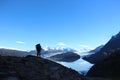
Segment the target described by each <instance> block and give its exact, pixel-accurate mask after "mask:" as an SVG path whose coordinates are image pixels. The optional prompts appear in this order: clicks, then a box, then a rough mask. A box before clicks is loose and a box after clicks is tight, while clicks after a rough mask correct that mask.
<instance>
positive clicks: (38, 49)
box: [36, 44, 42, 57]
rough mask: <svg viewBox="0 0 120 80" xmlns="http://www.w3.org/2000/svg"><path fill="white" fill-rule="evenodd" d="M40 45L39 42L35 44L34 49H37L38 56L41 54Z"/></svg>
mask: <svg viewBox="0 0 120 80" xmlns="http://www.w3.org/2000/svg"><path fill="white" fill-rule="evenodd" d="M41 49H42V48H41V45H40V44H37V45H36V51H37V56H38V57H40V56H41Z"/></svg>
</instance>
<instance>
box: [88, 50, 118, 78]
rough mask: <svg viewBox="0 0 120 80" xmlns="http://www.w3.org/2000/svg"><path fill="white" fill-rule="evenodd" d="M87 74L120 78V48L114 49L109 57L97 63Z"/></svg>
mask: <svg viewBox="0 0 120 80" xmlns="http://www.w3.org/2000/svg"><path fill="white" fill-rule="evenodd" d="M87 76H90V77H104V78H112V80H120V49H117V50H114V51H113V52H112V53H111V55H110V56H109V57H108V58H107V59H105V60H104V61H102V62H100V63H97V64H95V65H94V66H93V67H92V68H91V69H90V70H89V71H88V73H87Z"/></svg>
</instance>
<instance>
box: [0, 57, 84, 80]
mask: <svg viewBox="0 0 120 80" xmlns="http://www.w3.org/2000/svg"><path fill="white" fill-rule="evenodd" d="M0 80H85V78H84V77H83V76H81V75H80V74H79V73H78V72H76V71H74V70H72V69H69V68H66V67H64V66H62V65H60V64H57V63H55V62H52V61H49V60H46V59H43V58H40V57H35V56H27V57H12V56H0Z"/></svg>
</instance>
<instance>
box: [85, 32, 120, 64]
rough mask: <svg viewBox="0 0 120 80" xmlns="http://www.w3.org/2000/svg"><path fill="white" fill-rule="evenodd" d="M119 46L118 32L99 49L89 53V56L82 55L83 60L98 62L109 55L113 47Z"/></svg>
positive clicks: (119, 36) (119, 34)
mask: <svg viewBox="0 0 120 80" xmlns="http://www.w3.org/2000/svg"><path fill="white" fill-rule="evenodd" d="M117 48H120V32H119V33H118V34H117V35H115V36H112V38H111V39H110V40H109V41H108V42H107V43H106V44H105V46H104V47H103V48H101V50H100V51H98V52H96V53H95V54H91V55H90V56H87V57H86V56H85V57H83V59H84V60H86V61H88V62H90V63H94V64H95V63H99V62H101V61H103V60H104V59H106V58H107V57H109V56H110V55H111V53H110V52H112V51H113V50H114V49H117Z"/></svg>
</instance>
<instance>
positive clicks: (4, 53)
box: [0, 48, 29, 57]
mask: <svg viewBox="0 0 120 80" xmlns="http://www.w3.org/2000/svg"><path fill="white" fill-rule="evenodd" d="M28 54H29V53H28V52H27V51H20V50H14V49H5V48H0V55H2V56H19V57H24V56H26V55H28Z"/></svg>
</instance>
